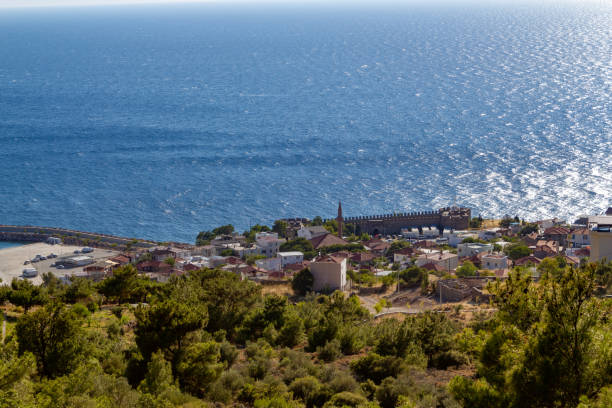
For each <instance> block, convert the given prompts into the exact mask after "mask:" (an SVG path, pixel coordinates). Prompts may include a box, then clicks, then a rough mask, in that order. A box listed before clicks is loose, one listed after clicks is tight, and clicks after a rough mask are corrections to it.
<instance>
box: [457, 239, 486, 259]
mask: <svg viewBox="0 0 612 408" xmlns="http://www.w3.org/2000/svg"><path fill="white" fill-rule="evenodd" d="M491 251H493V245H491V244H481V243H479V242H471V243H465V244H458V245H457V255H459V256H462V257H463V256H474V255H477V254H480V253H482V252H491Z"/></svg>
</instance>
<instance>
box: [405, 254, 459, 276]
mask: <svg viewBox="0 0 612 408" xmlns="http://www.w3.org/2000/svg"><path fill="white" fill-rule="evenodd" d="M429 263H433V264H435V265H438V266H439V267H440V268H442V269H443V270H445V271H447V272H450V271H453V270H455V269H457V266H458V265H459V257H458V256H457V255H456V254H453V253H451V252H443V253H440V252H434V253H430V254H423V255H419V256H418V257H417V259H416V261H415V264H416V266H424V265H427V264H429Z"/></svg>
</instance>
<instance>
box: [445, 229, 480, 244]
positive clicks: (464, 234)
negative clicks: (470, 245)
mask: <svg viewBox="0 0 612 408" xmlns="http://www.w3.org/2000/svg"><path fill="white" fill-rule="evenodd" d="M444 236H445V237H446V238H448V245H450V246H452V247H453V248H457V245H459V244H460V243H462V242H463V240H464V239H466V238H472V239H478V234H477V233H475V232H469V231H453V232H446V231H444Z"/></svg>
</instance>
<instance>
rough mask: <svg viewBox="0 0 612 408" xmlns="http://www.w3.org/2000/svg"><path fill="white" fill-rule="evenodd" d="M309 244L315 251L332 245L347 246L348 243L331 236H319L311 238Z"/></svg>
mask: <svg viewBox="0 0 612 408" xmlns="http://www.w3.org/2000/svg"><path fill="white" fill-rule="evenodd" d="M310 242H311V243H312V246H313V247H314V248H315V249H319V248H323V247H328V246H332V245H347V244H348V242H346V241H345V240H343V239H342V238H339V237H337V236H335V235H333V234H325V235H321V236H318V237H315V238H312V239H311V240H310Z"/></svg>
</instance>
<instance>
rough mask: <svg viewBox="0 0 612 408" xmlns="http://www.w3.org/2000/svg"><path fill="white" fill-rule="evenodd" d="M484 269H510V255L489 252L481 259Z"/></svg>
mask: <svg viewBox="0 0 612 408" xmlns="http://www.w3.org/2000/svg"><path fill="white" fill-rule="evenodd" d="M481 267H482V269H489V270H497V269H508V257H507V256H506V255H501V254H487V255H485V256H483V257H482V259H481Z"/></svg>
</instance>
